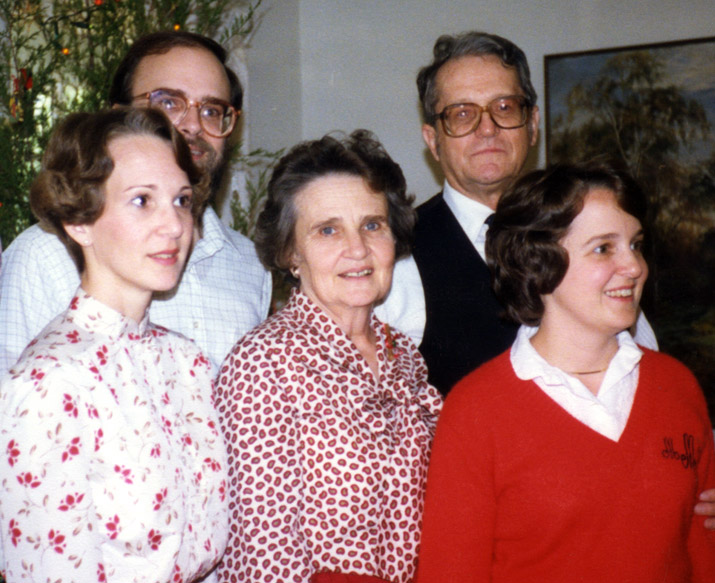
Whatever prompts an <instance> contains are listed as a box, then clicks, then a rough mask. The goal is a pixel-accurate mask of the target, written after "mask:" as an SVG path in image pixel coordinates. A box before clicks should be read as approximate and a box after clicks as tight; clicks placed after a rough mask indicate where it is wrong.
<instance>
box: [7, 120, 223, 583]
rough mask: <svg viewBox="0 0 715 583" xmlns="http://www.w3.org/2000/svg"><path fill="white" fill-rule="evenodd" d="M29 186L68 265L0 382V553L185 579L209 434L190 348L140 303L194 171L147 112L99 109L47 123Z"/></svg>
mask: <svg viewBox="0 0 715 583" xmlns="http://www.w3.org/2000/svg"><path fill="white" fill-rule="evenodd" d="M30 196H31V203H32V207H33V210H34V212H35V214H36V215H37V216H38V218H39V219H40V221H41V223H42V224H43V226H44V227H45V228H47V229H50V230H52V231H54V232H55V233H56V234H57V235H58V236H59V237H60V238H61V239H62V240H63V241H64V242H65V244H66V245H67V246H68V248H69V250H70V252H71V253H72V254H73V257H74V258H75V260H76V262H77V264H78V267H79V270H80V272H81V274H82V278H81V281H82V283H81V287H80V288H79V289H78V290H77V294H76V296H75V297H74V299H73V300H72V302H71V304H70V306H69V308H68V309H67V311H66V312H64V313H63V314H60V315H59V316H57V318H56V319H55V320H54V321H52V322H51V323H50V324H49V325H48V326H47V327H46V328H45V329H44V330H43V331H42V333H41V334H40V335H39V336H38V337H37V338H36V339H35V340H33V342H32V343H31V344H30V345H29V346H28V347H27V349H26V350H25V352H24V353H23V355H22V357H21V358H20V360H19V361H18V363H17V364H16V365H15V366H14V367H13V368H12V369H11V370H10V372H9V374H8V375H7V376H6V377H5V378H4V379H3V380H2V383H1V384H0V452H2V454H3V455H2V457H0V540H1V541H2V548H1V551H2V552H0V566H3V565H2V563H3V562H4V570H5V576H6V578H7V580H8V582H14V581H45V580H48V581H49V580H52V581H61V582H63V583H69V582H77V583H88V582H91V581H99V582H102V581H122V582H128V581H135V582H138V581H146V582H156V581H161V582H182V583H187V582H190V581H195V580H197V579H199V578H201V577H203V576H205V575H206V574H207V573H209V572H210V571H211V569H212V568H213V567H214V565H215V564H216V563H217V562H218V560H219V559H220V557H221V555H222V553H223V550H224V547H225V543H226V536H227V533H226V524H227V509H226V501H225V499H224V498H225V494H224V492H225V474H224V472H225V448H224V445H223V442H222V439H221V436H220V434H219V432H218V425H217V419H216V418H215V413H214V411H213V409H212V402H211V369H210V365H209V364H208V361H207V359H206V357H205V355H204V354H202V353H201V351H200V350H199V349H198V348H197V347H196V346H195V345H194V344H193V343H192V342H191V341H189V340H187V339H186V338H184V337H182V336H179V335H177V334H174V333H172V332H169V331H168V330H165V329H163V328H159V327H156V326H154V325H152V324H151V323H150V322H149V321H148V316H149V315H148V306H149V303H150V300H151V297H152V293H153V292H155V291H162V292H165V291H169V290H171V289H172V288H173V287H174V286H175V285H176V283H177V282H178V280H179V277H180V275H181V270H182V267H183V265H184V262H185V260H186V257H187V255H188V253H189V252H190V246H191V240H192V233H193V229H194V218H195V217H196V216H198V215H199V214H200V213H201V210H202V208H203V205H204V203H205V201H206V197H207V189H206V185H205V183H204V179H202V178H200V177H199V175H198V174H197V171H196V170H195V168H194V166H193V164H192V162H191V154H190V152H189V150H188V148H187V146H186V144H185V143H184V141H183V139H182V138H181V137H180V136H179V134H178V133H177V132H176V131H175V130H174V128H173V127H172V126H171V124H170V123H169V122H168V121H167V120H166V119H165V118H164V116H163V114H161V113H159V112H157V111H149V110H119V109H115V110H112V111H108V112H103V113H98V114H87V113H82V114H75V115H72V116H70V117H69V118H68V119H67V120H66V121H65V122H64V123H63V124H62V125H61V127H60V128H59V129H58V130H57V131H56V132H55V134H54V136H53V138H52V140H51V142H50V145H49V146H48V150H47V152H46V154H45V159H44V164H43V170H42V172H41V173H40V175H39V176H38V178H37V180H36V182H35V184H34V185H33V188H32V191H31V195H30ZM210 577H215V575H214V576H210Z"/></svg>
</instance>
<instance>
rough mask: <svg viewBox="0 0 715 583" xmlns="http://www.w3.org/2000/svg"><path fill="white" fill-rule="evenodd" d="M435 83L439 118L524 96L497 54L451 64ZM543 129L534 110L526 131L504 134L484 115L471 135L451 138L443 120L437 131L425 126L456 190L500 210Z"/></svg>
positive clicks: (514, 74) (429, 141)
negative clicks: (461, 106) (447, 111)
mask: <svg viewBox="0 0 715 583" xmlns="http://www.w3.org/2000/svg"><path fill="white" fill-rule="evenodd" d="M435 84H436V90H437V95H438V96H439V97H438V99H437V104H436V108H435V111H436V112H437V113H441V112H442V110H443V109H444V108H445V107H446V106H448V105H454V104H456V103H476V104H477V105H487V104H488V103H489V102H491V101H493V100H494V99H497V98H498V97H504V96H507V95H523V91H522V90H521V87H520V85H519V78H518V75H517V72H516V70H515V69H513V68H507V67H505V66H504V65H503V64H502V62H501V61H500V60H499V58H498V57H496V56H492V55H488V56H484V57H478V56H466V57H460V58H457V59H453V60H450V61H447V63H445V64H444V65H443V66H442V68H440V70H439V71H438V72H437V77H436V79H435ZM538 127H539V111H538V108H537V107H534V108H533V111H532V113H531V117H530V118H529V120H528V121H527V123H526V125H525V126H523V127H521V128H516V129H509V130H505V129H501V128H499V127H497V126H496V125H495V124H494V122H493V120H492V119H491V117H490V116H489V115H487V114H486V113H484V114H482V119H481V121H480V122H479V126H478V127H477V129H476V130H475V131H474V132H472V133H471V134H467V135H466V136H462V137H460V138H452V137H450V136H447V135H446V134H445V132H444V128H443V127H442V122H441V121H439V120H438V121H437V123H436V125H435V127H432V126H431V125H428V124H425V125H424V126H423V127H422V136H423V138H424V140H425V143H426V144H427V146H428V147H429V149H430V151H431V152H432V155H433V156H434V158H435V159H436V160H437V161H438V162H439V164H440V166H441V167H442V171H443V172H444V175H445V178H446V179H447V182H449V184H450V185H451V186H452V187H453V188H455V189H456V190H458V191H459V192H461V193H462V194H464V195H465V196H468V197H470V198H473V199H475V200H478V201H479V202H482V203H483V204H486V205H488V206H490V207H491V208H496V203H497V201H498V199H499V196H501V194H502V193H503V192H504V191H505V189H506V188H507V186H508V185H509V184H510V183H511V181H512V180H513V179H514V178H516V177H517V176H518V175H519V172H521V169H522V168H523V167H524V163H525V162H526V156H527V154H528V152H529V148H530V147H531V146H534V145H535V144H536V137H537V132H538Z"/></svg>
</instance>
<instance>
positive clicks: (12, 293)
mask: <svg viewBox="0 0 715 583" xmlns="http://www.w3.org/2000/svg"><path fill="white" fill-rule="evenodd" d="M2 259H3V264H2V269H1V270H0V377H1V376H2V375H4V374H5V372H7V370H8V369H9V368H10V367H11V366H12V365H13V364H15V362H16V361H17V359H18V358H19V357H20V354H21V353H22V351H23V350H24V349H25V347H26V346H27V345H28V344H29V343H30V341H31V340H32V339H33V338H35V336H37V335H38V334H39V333H40V332H41V331H42V329H43V328H44V327H45V326H46V325H47V324H48V323H49V322H50V320H52V318H54V317H55V316H56V315H57V314H59V313H60V312H62V311H64V310H65V309H66V308H67V306H68V305H69V302H70V300H71V299H72V296H73V295H74V293H75V292H76V291H77V287H78V286H79V274H78V273H77V268H76V267H75V264H74V262H73V261H72V259H71V257H70V256H69V254H68V253H67V250H66V248H65V246H64V245H63V244H62V242H61V241H60V240H59V239H58V238H57V237H56V236H55V235H51V234H49V233H46V232H44V231H43V230H42V229H41V228H40V227H39V226H38V225H34V226H32V227H30V228H29V229H27V230H25V231H24V232H23V233H22V234H21V235H20V236H19V237H17V238H16V239H15V240H14V241H13V242H12V244H11V245H10V246H9V247H8V248H7V249H6V250H5V251H4V252H3V256H2ZM270 301H271V276H270V274H269V273H268V272H267V271H266V270H265V269H264V268H263V266H262V265H261V263H260V261H259V260H258V256H257V255H256V251H255V249H254V247H253V243H252V242H251V241H250V240H249V239H247V238H246V237H244V236H243V235H240V234H239V233H237V232H236V231H233V230H232V229H229V228H228V227H227V226H226V225H224V224H223V223H222V222H221V221H220V219H219V218H218V216H217V215H216V213H215V212H214V211H213V209H211V208H209V209H207V210H206V211H205V212H204V219H203V237H202V238H201V239H200V240H199V241H197V242H196V245H195V246H194V250H193V252H192V253H191V257H190V258H189V262H188V265H187V266H186V270H185V271H184V274H183V276H182V278H181V282H180V284H179V286H178V288H177V289H176V290H175V292H174V293H173V294H172V295H171V297H168V298H163V297H159V298H156V299H154V300H153V301H152V304H151V312H150V317H151V321H152V322H154V323H155V324H159V325H160V326H164V327H166V328H169V329H171V330H175V331H177V332H180V333H181V334H183V335H184V336H187V337H188V338H191V339H193V340H194V341H195V342H196V343H197V344H198V345H199V347H200V348H201V349H203V350H204V351H205V352H206V353H207V354H208V355H209V357H210V358H211V361H212V363H213V365H214V366H215V367H216V370H218V367H219V366H220V365H221V363H222V362H223V359H224V358H225V356H226V355H227V354H228V353H229V351H230V350H231V348H232V347H233V345H234V344H235V343H236V341H237V340H238V339H239V338H240V337H241V336H243V335H244V334H245V333H246V332H248V331H249V330H250V329H251V328H253V327H254V326H256V325H257V324H259V323H260V322H262V321H263V320H264V319H265V317H266V315H267V314H268V308H269V306H270Z"/></svg>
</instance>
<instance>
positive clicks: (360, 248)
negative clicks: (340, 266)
mask: <svg viewBox="0 0 715 583" xmlns="http://www.w3.org/2000/svg"><path fill="white" fill-rule="evenodd" d="M346 239H347V255H348V257H351V258H352V259H362V258H363V257H365V256H366V255H367V254H368V246H367V244H366V243H365V239H364V238H363V234H362V233H361V232H360V231H356V232H352V233H348V235H347V237H346Z"/></svg>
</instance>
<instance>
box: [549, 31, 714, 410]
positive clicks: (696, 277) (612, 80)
mask: <svg viewBox="0 0 715 583" xmlns="http://www.w3.org/2000/svg"><path fill="white" fill-rule="evenodd" d="M544 61H545V62H544V78H545V84H546V149H547V161H548V162H549V163H555V162H576V161H580V160H587V159H591V158H595V157H607V158H615V159H616V160H617V161H618V162H619V163H621V164H625V165H626V166H627V167H628V169H629V170H630V171H631V173H632V174H633V175H634V176H635V177H636V178H637V179H638V181H639V182H640V184H641V186H642V187H643V189H644V191H645V193H646V195H647V196H648V199H649V218H648V224H647V225H645V230H646V237H647V240H648V244H647V259H648V264H649V267H650V277H649V281H648V284H647V286H646V292H645V294H644V298H643V304H642V305H643V309H644V312H645V314H646V316H647V318H648V320H649V321H650V322H651V324H652V326H653V328H654V329H655V332H656V336H657V337H658V342H659V344H660V349H661V350H662V351H664V352H666V353H669V354H672V355H673V356H675V357H676V358H678V359H679V360H681V361H683V362H684V363H685V364H686V365H687V366H688V367H689V368H690V369H691V370H692V371H693V372H694V373H695V375H696V377H697V378H698V380H699V381H700V384H701V386H702V387H703V390H704V391H705V394H706V397H707V399H708V405H709V407H710V416H711V419H713V420H714V421H715V37H710V38H701V39H693V40H684V41H679V42H669V43H662V44H652V45H641V46H631V47H621V48H611V49H602V50H596V51H586V52H576V53H563V54H554V55H547V56H546V57H545V58H544Z"/></svg>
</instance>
